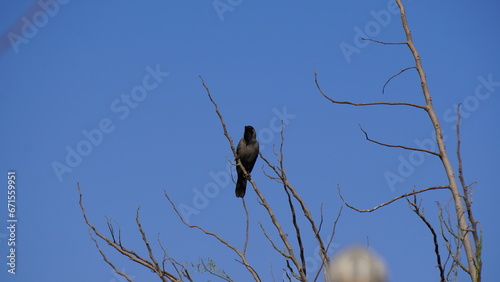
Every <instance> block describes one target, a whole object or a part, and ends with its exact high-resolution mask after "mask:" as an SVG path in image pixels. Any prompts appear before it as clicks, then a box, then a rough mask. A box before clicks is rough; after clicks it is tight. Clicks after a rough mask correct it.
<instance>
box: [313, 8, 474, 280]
mask: <svg viewBox="0 0 500 282" xmlns="http://www.w3.org/2000/svg"><path fill="white" fill-rule="evenodd" d="M395 1H396V3H397V5H398V6H399V10H400V15H401V22H402V26H403V29H404V32H405V35H406V41H405V42H382V41H378V40H373V39H367V38H363V39H364V40H370V41H373V42H377V43H380V44H385V45H403V46H404V45H405V46H407V47H408V48H409V49H410V52H411V54H412V56H413V58H414V61H415V65H414V66H410V67H407V68H404V69H402V70H401V71H399V72H398V73H397V74H395V75H393V76H392V77H390V78H389V79H388V80H387V82H386V83H385V84H384V86H383V88H382V92H384V89H385V86H386V85H387V84H388V83H389V81H391V80H392V79H393V78H395V77H397V76H398V75H400V74H401V73H403V72H405V71H407V70H410V69H415V70H416V71H417V73H418V75H419V78H420V84H421V88H422V93H423V96H424V99H425V105H419V104H414V103H406V102H370V103H354V102H349V101H338V100H335V99H333V98H331V97H330V96H328V95H326V94H325V93H324V92H323V90H322V89H321V87H320V84H319V82H318V77H317V74H316V72H315V73H314V76H315V82H316V86H317V89H318V91H319V92H320V93H321V94H322V95H323V96H324V97H325V98H326V99H328V100H329V101H330V102H332V103H334V104H344V105H352V106H376V105H387V106H408V107H414V108H417V109H420V110H424V111H425V112H426V113H427V115H428V117H429V119H430V121H431V123H432V126H433V128H434V131H435V133H436V143H437V145H438V151H437V152H434V151H430V150H425V149H420V148H414V147H410V146H403V145H394V144H388V143H384V142H379V141H376V140H373V139H371V138H370V137H369V136H368V133H367V132H366V131H365V130H364V129H363V128H362V127H361V126H360V129H361V131H362V132H363V133H364V134H365V137H366V139H367V140H368V141H370V142H373V143H376V144H378V145H381V146H385V147H391V148H401V149H404V150H410V151H419V152H423V153H426V154H429V155H432V156H437V157H439V159H440V161H441V163H442V165H443V167H444V169H445V172H446V176H447V179H448V184H447V185H442V186H435V187H428V188H425V189H420V190H418V191H415V190H414V191H413V192H410V193H406V194H403V195H400V196H398V197H395V198H393V199H391V200H389V201H387V202H385V203H382V204H380V205H378V206H376V207H374V208H372V209H359V208H356V207H354V206H352V205H349V204H348V203H347V202H346V201H345V200H344V198H343V197H342V195H341V194H340V188H339V195H340V197H341V198H342V200H343V201H344V203H345V204H346V206H347V207H349V208H351V209H353V210H356V211H358V212H372V211H375V210H377V209H379V208H381V207H384V206H387V205H389V204H391V203H393V202H395V201H397V200H399V199H403V198H405V199H407V200H408V197H409V196H413V200H412V201H410V200H408V203H409V205H410V208H411V210H412V211H413V212H415V213H416V214H417V215H418V216H419V218H421V219H422V221H423V222H424V223H425V225H426V226H427V228H428V229H429V231H430V232H431V234H432V236H433V243H434V246H435V249H434V250H435V254H436V259H437V267H438V269H439V272H440V279H441V281H447V280H449V279H450V274H452V273H453V274H455V277H456V273H457V270H456V267H457V266H458V267H460V268H461V269H462V270H463V271H465V272H466V273H467V274H468V275H469V276H470V278H471V281H474V282H476V281H481V266H482V262H481V248H482V240H481V230H478V222H477V221H476V220H475V219H474V215H473V210H472V197H471V195H472V191H471V185H468V184H466V182H465V180H464V174H463V168H462V158H461V154H460V111H459V108H458V109H457V112H458V120H457V125H456V129H457V133H456V136H457V158H458V178H459V180H460V185H459V184H458V183H457V180H456V176H455V170H454V169H453V166H452V164H451V161H450V159H449V157H448V152H447V151H446V147H445V143H444V138H443V132H442V130H441V125H440V123H439V120H438V117H437V114H436V112H435V110H434V107H433V104H432V99H431V94H430V91H429V88H428V86H427V79H426V75H425V72H424V68H423V66H422V62H421V60H420V55H419V53H418V51H417V48H416V47H415V45H414V43H413V39H412V35H411V31H410V28H409V26H408V22H407V19H406V13H405V8H404V5H403V3H402V1H401V0H395ZM458 107H460V105H459V106H458ZM437 189H448V190H449V191H450V193H451V198H452V201H453V204H454V208H455V216H456V222H455V223H454V224H453V223H452V222H450V220H445V218H444V217H443V215H442V208H441V206H440V205H439V211H440V212H439V221H440V227H441V231H442V232H441V236H442V238H443V240H444V241H445V246H446V248H447V252H448V259H449V258H450V257H451V259H452V263H451V266H450V267H449V271H448V273H447V274H446V273H445V266H446V264H443V263H442V262H441V253H440V250H439V243H438V235H437V233H436V231H435V229H434V227H433V226H432V225H431V224H430V223H429V221H428V220H427V219H426V218H425V216H424V213H423V209H422V208H421V207H420V203H419V202H418V201H417V194H421V193H424V192H427V191H430V190H437ZM464 206H465V208H464ZM448 215H449V214H448ZM448 218H449V217H448ZM454 226H456V228H454ZM450 237H451V238H450ZM462 249H463V250H465V255H466V259H465V261H466V262H464V261H463V260H462V259H461V256H460V253H461V250H462ZM448 259H447V261H448Z"/></svg>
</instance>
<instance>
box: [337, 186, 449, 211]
mask: <svg viewBox="0 0 500 282" xmlns="http://www.w3.org/2000/svg"><path fill="white" fill-rule="evenodd" d="M337 189H338V192H339V196H340V199H341V200H342V202H344V204H345V205H346V206H347V207H348V208H350V209H353V210H355V211H357V212H372V211H375V210H377V209H379V208H381V207H384V206H387V205H389V204H390V203H392V202H395V201H397V200H400V199H403V198H406V197H408V196H411V195H416V194H419V193H422V192H426V191H429V190H439V189H449V186H435V187H429V188H425V189H422V190H418V191H413V192H410V193H405V194H403V195H401V196H398V197H396V198H393V199H392V200H390V201H388V202H385V203H382V204H380V205H378V206H376V207H374V208H372V209H368V210H362V209H358V208H356V207H354V206H351V205H349V204H348V203H347V202H346V200H344V197H343V196H342V193H341V192H340V185H337Z"/></svg>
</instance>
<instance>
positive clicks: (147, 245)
mask: <svg viewBox="0 0 500 282" xmlns="http://www.w3.org/2000/svg"><path fill="white" fill-rule="evenodd" d="M140 209H141V206H138V207H137V211H136V214H135V221H136V223H137V227H138V229H139V232H140V233H141V236H142V241H144V244H145V245H146V248H147V249H148V254H149V258H150V259H151V261H152V262H153V263H154V265H155V266H156V267H155V269H156V272H157V273H158V274H159V275H161V269H160V265H159V264H158V261H156V259H155V257H154V255H153V250H152V249H151V246H150V245H149V242H148V239H147V237H146V232H144V230H143V229H142V224H141V221H140V220H139V210H140ZM165 281H166V280H165Z"/></svg>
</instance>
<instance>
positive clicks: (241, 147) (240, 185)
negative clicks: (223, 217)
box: [235, 125, 259, 198]
mask: <svg viewBox="0 0 500 282" xmlns="http://www.w3.org/2000/svg"><path fill="white" fill-rule="evenodd" d="M256 138H257V133H256V132H255V129H254V128H253V127H252V126H249V125H247V126H245V133H244V134H243V138H241V140H240V143H238V148H237V149H236V154H238V157H239V158H240V161H241V164H242V165H243V167H244V168H245V170H246V171H247V173H248V175H247V176H246V175H244V174H243V171H242V170H241V168H240V166H236V172H237V173H238V181H237V182H236V190H235V194H236V197H238V198H243V197H244V196H245V191H246V189H247V180H248V179H250V172H252V169H253V166H254V165H255V161H257V156H258V155H259V142H258V141H257V139H256ZM247 177H248V178H247Z"/></svg>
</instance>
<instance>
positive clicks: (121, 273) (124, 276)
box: [89, 229, 134, 282]
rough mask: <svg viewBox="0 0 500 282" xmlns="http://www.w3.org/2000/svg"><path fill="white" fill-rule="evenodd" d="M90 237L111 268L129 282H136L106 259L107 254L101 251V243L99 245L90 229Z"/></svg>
mask: <svg viewBox="0 0 500 282" xmlns="http://www.w3.org/2000/svg"><path fill="white" fill-rule="evenodd" d="M89 236H90V238H91V239H92V241H94V244H95V246H96V248H97V250H98V251H99V253H100V254H101V256H102V258H103V259H104V261H105V262H106V263H107V264H109V266H111V268H113V270H114V271H115V272H116V273H117V274H119V275H121V276H122V277H123V278H125V279H127V281H129V282H134V280H132V278H130V277H129V276H128V275H127V274H126V273H125V272H122V271H120V270H119V269H118V268H117V267H116V266H115V265H114V264H113V263H112V262H111V261H110V260H109V259H108V258H107V257H106V254H104V252H103V251H102V250H101V248H100V247H99V243H97V240H96V239H95V238H94V236H92V233H91V232H90V229H89Z"/></svg>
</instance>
